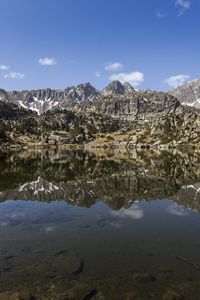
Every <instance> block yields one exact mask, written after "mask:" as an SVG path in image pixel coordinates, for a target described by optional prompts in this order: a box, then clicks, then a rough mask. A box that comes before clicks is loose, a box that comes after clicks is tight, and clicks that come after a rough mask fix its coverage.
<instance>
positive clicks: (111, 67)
mask: <svg viewBox="0 0 200 300" xmlns="http://www.w3.org/2000/svg"><path fill="white" fill-rule="evenodd" d="M123 67H124V66H123V65H122V64H121V63H119V62H115V63H108V64H106V66H105V70H106V71H119V70H122V69H123Z"/></svg>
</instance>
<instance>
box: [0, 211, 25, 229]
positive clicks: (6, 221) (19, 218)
mask: <svg viewBox="0 0 200 300" xmlns="http://www.w3.org/2000/svg"><path fill="white" fill-rule="evenodd" d="M25 218H26V214H25V213H23V212H14V213H13V212H11V213H5V214H2V215H1V216H0V226H1V227H7V226H12V225H18V224H20V223H22V222H24V220H25Z"/></svg>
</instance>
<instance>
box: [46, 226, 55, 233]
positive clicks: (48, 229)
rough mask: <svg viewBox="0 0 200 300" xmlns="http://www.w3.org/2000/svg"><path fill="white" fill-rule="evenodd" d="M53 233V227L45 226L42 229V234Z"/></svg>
mask: <svg viewBox="0 0 200 300" xmlns="http://www.w3.org/2000/svg"><path fill="white" fill-rule="evenodd" d="M54 231H55V227H54V226H45V227H44V232H45V233H47V234H49V233H53V232H54Z"/></svg>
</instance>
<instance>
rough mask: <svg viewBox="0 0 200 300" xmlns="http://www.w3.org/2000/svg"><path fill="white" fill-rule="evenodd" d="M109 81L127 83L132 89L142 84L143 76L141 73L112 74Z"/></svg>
mask: <svg viewBox="0 0 200 300" xmlns="http://www.w3.org/2000/svg"><path fill="white" fill-rule="evenodd" d="M109 80H111V81H113V80H119V81H121V82H122V83H125V82H129V83H131V84H132V85H133V86H134V87H137V86H138V85H139V84H140V83H142V82H144V74H143V73H141V72H131V73H118V74H112V75H111V76H110V77H109Z"/></svg>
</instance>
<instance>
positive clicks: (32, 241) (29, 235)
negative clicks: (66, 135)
mask: <svg viewBox="0 0 200 300" xmlns="http://www.w3.org/2000/svg"><path fill="white" fill-rule="evenodd" d="M199 162H200V156H198V155H194V154H193V155H191V154H183V153H175V154H173V155H172V154H169V153H162V154H161V153H153V152H152V153H151V152H147V153H134V152H132V153H131V154H130V153H119V152H118V153H115V154H114V153H107V154H104V153H102V154H101V156H100V155H98V156H96V155H94V154H89V153H83V152H80V151H79V152H74V151H70V152H67V151H65V152H56V151H39V152H19V153H15V152H13V153H1V155H0V163H1V165H0V166H1V174H0V199H1V203H0V293H3V292H5V291H12V292H15V291H19V293H20V295H21V298H23V299H30V297H31V296H32V299H33V297H34V298H35V299H164V300H166V299H167V300H168V299H199V294H200V287H199V286H200V285H199V284H200V258H199V253H200V240H199V232H200V216H199V213H200V206H199V201H200V197H199V187H200V184H198V182H200V171H199Z"/></svg>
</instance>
